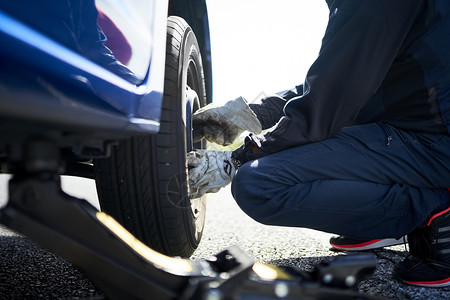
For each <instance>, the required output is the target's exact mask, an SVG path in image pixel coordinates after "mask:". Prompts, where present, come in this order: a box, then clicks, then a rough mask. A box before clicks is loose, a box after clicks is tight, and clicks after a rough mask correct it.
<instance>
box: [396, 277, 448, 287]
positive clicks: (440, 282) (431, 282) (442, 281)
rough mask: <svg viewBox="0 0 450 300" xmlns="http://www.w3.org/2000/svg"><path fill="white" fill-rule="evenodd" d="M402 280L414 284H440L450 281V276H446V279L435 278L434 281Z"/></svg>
mask: <svg viewBox="0 0 450 300" xmlns="http://www.w3.org/2000/svg"><path fill="white" fill-rule="evenodd" d="M404 282H405V283H408V284H414V285H440V284H446V283H450V277H449V278H446V279H441V280H435V281H407V280H404Z"/></svg>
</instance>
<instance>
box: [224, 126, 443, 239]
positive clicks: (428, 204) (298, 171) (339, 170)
mask: <svg viewBox="0 0 450 300" xmlns="http://www.w3.org/2000/svg"><path fill="white" fill-rule="evenodd" d="M449 187H450V137H449V136H448V135H440V134H417V133H411V132H405V131H401V130H398V129H396V128H394V127H392V126H389V125H387V124H382V123H372V124H366V125H359V126H352V127H346V128H344V129H342V130H341V131H340V132H338V134H336V135H335V136H334V137H333V138H330V139H327V140H324V141H321V142H317V143H312V144H308V145H304V146H300V147H295V148H291V149H288V150H285V151H282V152H279V153H275V154H272V155H269V156H266V157H263V158H261V159H258V160H255V161H251V162H248V163H246V164H244V165H243V166H241V168H240V169H239V170H238V172H237V174H236V176H235V177H234V179H233V183H232V187H231V190H232V193H233V196H234V198H235V199H236V201H237V203H238V205H239V206H240V207H241V209H242V210H243V211H244V212H245V213H247V214H248V215H249V216H250V217H252V218H253V219H255V220H256V221H258V222H260V223H263V224H268V225H277V226H292V227H306V228H312V229H316V230H320V231H325V232H329V233H335V234H339V235H346V236H350V237H353V238H361V239H375V238H390V237H395V238H399V237H401V236H403V235H405V234H408V233H409V232H411V231H412V230H413V229H414V228H416V227H417V226H418V225H420V224H422V223H423V222H424V221H425V220H426V219H427V218H428V216H429V215H430V214H431V213H432V212H434V211H436V210H437V209H440V208H442V207H447V206H448V205H450V193H449V191H448V190H447V188H449Z"/></svg>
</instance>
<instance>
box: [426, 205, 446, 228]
mask: <svg viewBox="0 0 450 300" xmlns="http://www.w3.org/2000/svg"><path fill="white" fill-rule="evenodd" d="M448 211H450V207H449V208H447V209H446V210H443V211H441V212H438V213H437V214H435V215H433V216H431V218H430V220H428V223H427V226H430V224H431V222H432V221H433V220H434V219H436V218H437V217H439V216H442V215H443V214H445V213H446V212H448Z"/></svg>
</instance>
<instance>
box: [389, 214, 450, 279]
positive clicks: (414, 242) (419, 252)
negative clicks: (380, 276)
mask: <svg viewBox="0 0 450 300" xmlns="http://www.w3.org/2000/svg"><path fill="white" fill-rule="evenodd" d="M408 241H409V242H408V243H409V252H410V256H408V257H407V258H406V259H405V260H404V261H402V262H400V263H398V264H396V265H395V266H394V270H393V276H394V277H395V278H397V279H398V280H400V281H402V282H404V283H407V284H411V285H417V286H426V287H444V286H450V207H449V208H447V209H446V210H444V211H441V212H439V213H437V214H435V215H433V216H432V217H431V218H430V219H429V220H428V222H427V224H426V225H423V226H421V227H419V228H417V229H415V230H414V231H413V232H411V233H410V234H409V235H408Z"/></svg>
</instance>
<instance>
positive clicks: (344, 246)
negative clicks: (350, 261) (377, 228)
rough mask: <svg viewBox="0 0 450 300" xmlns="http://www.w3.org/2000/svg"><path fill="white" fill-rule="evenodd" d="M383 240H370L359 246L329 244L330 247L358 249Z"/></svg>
mask: <svg viewBox="0 0 450 300" xmlns="http://www.w3.org/2000/svg"><path fill="white" fill-rule="evenodd" d="M382 240H383V239H378V240H371V241H367V242H364V243H360V244H350V245H335V244H331V245H332V246H335V247H338V248H358V247H364V246H368V245H372V244H375V243H376V242H379V241H382Z"/></svg>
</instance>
